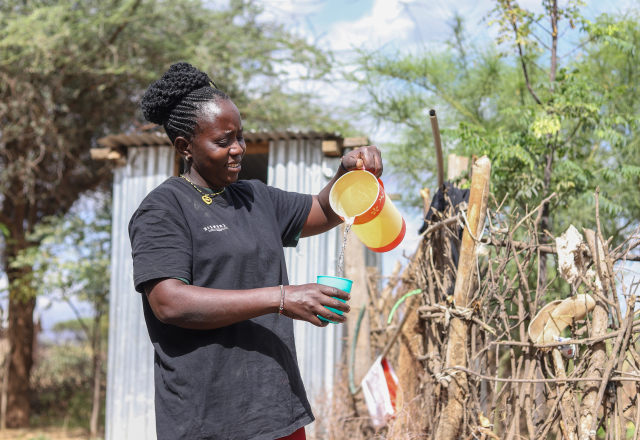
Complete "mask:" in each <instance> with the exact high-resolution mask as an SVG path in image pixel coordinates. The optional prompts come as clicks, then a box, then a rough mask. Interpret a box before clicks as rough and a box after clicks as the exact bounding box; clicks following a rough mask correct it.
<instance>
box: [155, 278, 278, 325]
mask: <svg viewBox="0 0 640 440" xmlns="http://www.w3.org/2000/svg"><path fill="white" fill-rule="evenodd" d="M144 288H145V292H146V294H147V298H148V299H149V304H150V305H151V309H152V310H153V313H154V314H155V315H156V317H157V318H158V319H159V320H160V321H162V322H164V323H165V324H173V325H176V326H178V327H183V328H189V329H197V330H209V329H214V328H220V327H225V326H227V325H231V324H235V323H236V322H240V321H245V320H247V319H251V318H256V317H258V316H262V315H266V314H269V313H274V312H277V311H278V308H279V306H280V297H281V293H280V287H279V286H276V287H265V288H261V289H250V290H219V289H208V288H205V287H197V286H190V285H188V284H185V283H183V282H182V281H180V280H177V279H173V278H167V279H162V280H153V281H149V282H147V283H146V284H145V286H144Z"/></svg>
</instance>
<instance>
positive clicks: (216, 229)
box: [204, 224, 229, 232]
mask: <svg viewBox="0 0 640 440" xmlns="http://www.w3.org/2000/svg"><path fill="white" fill-rule="evenodd" d="M225 229H229V228H227V225H225V224H222V225H209V226H205V227H204V230H205V231H207V232H220V231H224V230H225Z"/></svg>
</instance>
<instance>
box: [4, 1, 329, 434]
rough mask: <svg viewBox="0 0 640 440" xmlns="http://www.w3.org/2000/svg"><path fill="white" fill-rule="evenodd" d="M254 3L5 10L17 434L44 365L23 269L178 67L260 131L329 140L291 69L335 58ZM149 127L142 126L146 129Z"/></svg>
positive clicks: (35, 5) (17, 4) (98, 178)
mask: <svg viewBox="0 0 640 440" xmlns="http://www.w3.org/2000/svg"><path fill="white" fill-rule="evenodd" d="M260 12H261V11H260V9H259V8H258V7H257V6H256V5H254V4H253V3H252V1H251V0H232V1H231V2H230V4H229V5H228V6H227V7H224V8H223V9H211V8H209V7H206V6H205V5H204V4H203V3H202V2H201V1H199V0H193V1H192V0H176V1H171V2H163V1H157V0H115V1H113V0H110V1H106V0H88V1H83V2H78V1H75V0H57V1H44V0H42V1H33V2H23V1H18V0H8V1H2V2H0V230H2V231H4V232H5V233H4V237H3V238H4V241H3V243H2V248H1V249H2V254H1V260H2V264H3V269H4V271H5V272H6V275H7V277H8V280H9V330H8V335H9V341H10V354H9V368H8V372H9V373H8V374H9V381H8V390H7V396H8V405H7V408H8V409H7V414H6V425H7V426H8V427H24V426H26V425H28V422H29V400H28V396H29V377H30V371H31V367H32V364H33V339H34V325H33V311H34V307H35V296H36V293H37V292H36V290H35V289H34V286H33V285H32V284H31V283H30V282H29V274H30V273H31V271H32V267H30V265H29V264H25V265H16V264H12V262H13V261H14V260H15V258H16V256H17V255H18V254H19V253H20V252H21V251H24V250H25V249H26V248H28V247H30V246H33V245H37V244H38V242H37V239H35V240H36V241H35V242H33V241H31V240H30V239H29V237H30V234H31V233H32V232H33V231H34V228H35V227H36V226H37V225H38V224H39V223H40V222H41V221H42V219H44V218H47V217H50V216H53V215H62V214H64V213H65V212H67V211H68V210H69V208H70V207H71V206H72V205H73V203H74V202H75V201H76V200H77V199H78V197H79V195H80V194H82V193H83V192H85V191H87V190H92V189H97V188H100V187H101V186H102V187H104V186H106V185H108V183H107V181H108V180H109V179H108V178H109V177H110V175H111V172H110V169H109V168H108V166H105V164H104V163H99V164H96V163H93V162H92V161H91V160H90V156H89V148H90V147H91V146H92V145H94V144H95V140H96V139H97V138H99V137H101V136H104V135H105V134H109V133H114V132H116V133H117V132H121V131H127V130H135V128H136V126H138V125H140V123H139V122H137V121H139V120H140V115H139V113H138V110H137V102H138V100H139V98H140V96H141V94H142V92H143V90H144V88H145V87H146V86H147V85H148V84H149V83H151V82H152V81H153V80H155V79H157V78H158V77H159V75H160V74H161V73H162V72H163V71H164V70H165V69H166V68H168V66H169V65H170V64H171V63H173V62H176V61H180V60H185V61H190V62H193V63H194V64H196V65H197V66H198V67H199V68H200V69H202V70H204V71H207V72H208V73H209V74H210V76H211V77H212V78H214V80H215V81H216V82H217V83H218V85H219V86H220V88H221V89H223V90H225V91H227V92H228V93H229V94H230V95H231V96H232V97H233V99H234V100H235V101H236V103H237V104H238V106H239V108H240V110H241V112H242V114H243V116H244V117H246V118H247V119H248V120H249V121H253V123H249V124H247V126H248V127H249V128H252V127H254V128H274V127H278V128H284V127H297V128H301V129H305V128H318V127H320V126H325V127H326V126H327V124H330V119H329V118H328V117H325V116H323V114H324V113H323V112H322V111H321V110H319V109H318V108H317V107H316V106H314V105H313V102H312V98H311V97H310V96H306V95H303V94H297V93H293V92H291V93H286V92H284V91H283V87H284V86H285V83H284V81H285V77H284V76H283V74H282V73H280V72H286V69H283V67H285V68H286V66H287V65H291V64H293V65H298V66H302V67H303V69H301V70H304V71H306V72H308V74H309V75H310V76H315V77H319V76H321V75H323V74H324V73H326V71H327V69H328V60H327V58H326V57H325V55H324V54H322V53H320V52H319V51H318V50H316V49H315V48H314V47H311V46H309V45H308V44H307V43H306V42H305V41H304V40H303V39H301V38H298V37H296V36H295V35H291V34H290V33H289V32H287V31H286V30H285V29H283V27H282V26H280V25H278V24H277V23H273V22H268V21H265V20H262V19H260ZM136 117H137V118H138V119H137V118H136Z"/></svg>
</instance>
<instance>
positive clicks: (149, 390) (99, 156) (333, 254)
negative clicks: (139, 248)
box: [92, 131, 381, 440]
mask: <svg viewBox="0 0 640 440" xmlns="http://www.w3.org/2000/svg"><path fill="white" fill-rule="evenodd" d="M245 141H246V143H247V151H246V154H245V157H244V159H243V161H242V171H241V172H240V178H241V179H259V180H262V181H263V182H265V183H267V184H268V185H271V186H274V187H277V188H281V189H284V190H287V191H295V192H300V193H307V194H317V193H318V192H319V191H320V190H321V189H322V188H323V187H324V186H325V185H326V184H327V182H328V181H329V180H330V179H331V177H333V175H334V173H335V171H336V170H337V168H338V166H339V158H340V156H341V155H342V154H343V148H345V147H358V146H362V145H365V144H367V142H368V140H367V139H366V138H346V139H343V138H342V137H340V135H339V134H336V133H315V132H309V133H299V132H291V131H284V132H249V133H245ZM98 144H99V145H100V146H101V147H102V148H94V149H93V150H92V157H93V159H94V160H112V161H115V162H116V167H115V173H114V183H113V219H112V221H113V223H112V257H111V286H110V290H111V300H110V313H109V358H108V374H107V404H106V440H155V439H156V432H155V412H154V385H153V347H152V345H151V342H150V341H149V336H148V334H147V329H146V326H145V322H144V319H143V314H142V302H141V299H140V294H139V293H137V292H136V291H135V289H134V286H133V278H132V276H133V274H132V271H133V268H132V260H131V246H130V243H129V235H128V230H127V227H128V223H129V220H130V218H131V216H132V215H133V213H134V211H135V210H136V209H137V207H138V205H139V204H140V203H141V202H142V200H143V199H144V197H145V196H146V195H147V194H148V193H149V192H150V191H151V190H153V189H154V188H155V187H157V186H158V185H160V184H161V183H162V182H163V181H164V180H166V179H167V178H169V177H171V176H177V175H179V173H180V171H181V168H182V163H181V162H182V161H181V159H180V157H179V156H178V155H176V154H174V149H173V146H172V145H171V142H170V141H169V138H168V137H167V136H166V134H165V133H164V132H162V133H161V132H156V131H152V132H144V133H139V134H120V135H111V136H107V137H105V138H102V139H100V140H98ZM338 240H339V237H338V235H337V231H336V230H335V229H334V230H332V231H329V232H327V233H325V234H323V235H320V236H315V237H310V238H303V239H301V240H300V242H299V244H298V247H296V248H295V249H293V248H287V249H285V255H286V260H287V268H288V271H289V282H290V283H291V284H304V283H309V282H315V278H316V276H317V275H321V274H324V275H334V274H335V268H336V260H337V256H338V252H339V249H338ZM362 252H363V253H364V258H363V260H364V262H365V264H366V266H378V267H380V265H381V258H380V256H379V255H378V254H374V253H372V252H370V251H368V250H366V248H364V246H362ZM352 297H353V295H352ZM352 307H353V306H352ZM346 328H347V327H346V326H341V325H330V326H328V327H326V328H318V327H315V326H313V325H311V324H309V323H306V322H301V321H296V322H295V337H296V346H297V355H298V364H299V366H300V370H301V373H302V378H303V381H304V383H305V387H306V389H307V393H308V396H309V400H310V401H311V403H312V406H313V405H314V402H316V403H317V402H319V401H320V400H322V399H323V398H324V397H325V396H326V395H330V393H331V390H332V388H333V384H334V377H335V375H336V364H338V362H339V361H340V360H341V356H342V351H343V346H344V345H345V344H344V340H345V336H346V331H347V330H346Z"/></svg>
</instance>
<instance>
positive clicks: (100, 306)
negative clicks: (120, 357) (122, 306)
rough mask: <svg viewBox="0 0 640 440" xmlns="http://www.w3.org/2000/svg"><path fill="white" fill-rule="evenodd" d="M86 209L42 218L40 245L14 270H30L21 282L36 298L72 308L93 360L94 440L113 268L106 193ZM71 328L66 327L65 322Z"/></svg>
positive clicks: (27, 251)
mask: <svg viewBox="0 0 640 440" xmlns="http://www.w3.org/2000/svg"><path fill="white" fill-rule="evenodd" d="M84 200H85V201H86V202H87V203H85V204H83V205H84V206H80V207H79V206H78V204H74V209H72V210H71V211H70V212H69V213H67V214H66V215H65V216H54V217H50V218H47V219H44V220H43V221H42V222H41V223H40V224H38V225H37V226H36V227H35V232H34V233H33V234H31V235H30V236H29V237H27V238H28V240H29V241H30V242H33V243H37V245H34V246H31V247H28V248H27V249H25V250H24V251H21V252H20V253H19V255H18V256H17V257H16V259H15V260H14V261H13V262H12V263H11V265H10V266H11V267H30V268H32V271H31V272H30V273H29V275H28V276H27V277H25V278H23V279H22V283H23V284H26V283H29V284H30V287H31V288H32V289H33V291H34V292H36V293H37V294H38V295H46V296H47V297H48V298H49V299H50V300H52V301H64V302H66V303H67V304H68V305H69V306H70V307H71V309H72V310H73V312H74V314H75V316H76V321H75V323H76V324H77V327H78V330H79V332H80V333H81V335H82V339H84V340H85V341H87V343H88V345H89V346H90V350H91V361H92V381H91V383H92V384H93V390H92V399H91V401H92V408H91V417H90V420H89V428H90V437H91V438H95V437H97V435H98V425H99V419H98V417H99V414H100V402H101V394H102V386H101V384H102V377H103V374H102V373H103V368H102V365H103V347H102V341H103V339H104V336H105V335H103V334H102V326H103V324H104V321H105V320H104V317H105V316H106V314H107V312H108V310H109V277H110V264H111V203H110V202H111V201H110V199H109V195H108V194H105V193H101V194H95V195H94V197H90V198H88V197H85V199H84ZM74 300H78V301H84V302H85V303H88V304H89V305H90V306H91V308H92V311H93V317H92V319H87V318H85V317H84V316H83V315H82V314H81V313H80V311H79V310H78V308H77V307H76V305H75V303H74ZM65 324H67V325H68V323H65Z"/></svg>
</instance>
